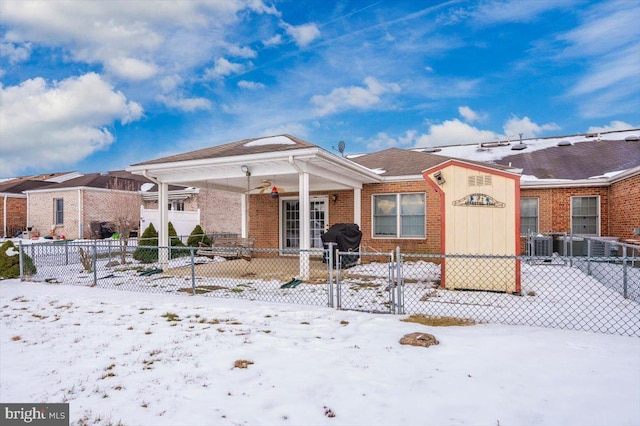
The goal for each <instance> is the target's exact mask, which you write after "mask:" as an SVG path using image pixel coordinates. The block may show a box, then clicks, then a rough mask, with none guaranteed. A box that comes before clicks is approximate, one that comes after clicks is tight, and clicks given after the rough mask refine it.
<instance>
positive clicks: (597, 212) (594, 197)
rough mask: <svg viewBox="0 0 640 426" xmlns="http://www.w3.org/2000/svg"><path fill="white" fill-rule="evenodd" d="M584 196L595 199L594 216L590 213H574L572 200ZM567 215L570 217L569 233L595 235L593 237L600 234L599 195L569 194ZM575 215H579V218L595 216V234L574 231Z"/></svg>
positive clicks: (583, 197)
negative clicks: (569, 200) (569, 203)
mask: <svg viewBox="0 0 640 426" xmlns="http://www.w3.org/2000/svg"><path fill="white" fill-rule="evenodd" d="M585 198H593V199H595V204H596V206H595V207H596V212H595V216H591V215H582V214H581V215H575V214H574V212H573V210H574V201H575V200H577V199H585ZM569 217H570V219H571V220H570V222H571V223H570V224H569V229H570V231H571V234H573V235H584V236H592V237H593V236H595V237H599V236H600V220H601V212H600V196H599V195H572V196H571V207H570V211H569ZM576 217H581V218H593V217H595V220H596V223H595V225H596V233H595V234H587V233H581V232H580V233H578V232H574V229H573V227H574V219H575V218H576Z"/></svg>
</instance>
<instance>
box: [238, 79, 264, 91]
mask: <svg viewBox="0 0 640 426" xmlns="http://www.w3.org/2000/svg"><path fill="white" fill-rule="evenodd" d="M238 87H242V88H243V89H248V90H258V89H264V88H265V85H264V84H262V83H256V82H255V81H247V80H240V81H239V82H238Z"/></svg>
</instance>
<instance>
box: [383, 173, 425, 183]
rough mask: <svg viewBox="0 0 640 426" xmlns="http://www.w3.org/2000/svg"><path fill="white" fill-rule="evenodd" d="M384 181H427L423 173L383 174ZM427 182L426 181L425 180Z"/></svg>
mask: <svg viewBox="0 0 640 426" xmlns="http://www.w3.org/2000/svg"><path fill="white" fill-rule="evenodd" d="M381 180H382V181H383V182H415V181H425V180H424V177H423V176H422V175H406V176H382V179H381ZM425 182H426V181H425Z"/></svg>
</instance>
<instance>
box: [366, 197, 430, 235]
mask: <svg viewBox="0 0 640 426" xmlns="http://www.w3.org/2000/svg"><path fill="white" fill-rule="evenodd" d="M425 212H426V200H425V194H424V193H407V194H384V195H374V196H373V236H374V237H390V238H425V237H426V232H425V228H426V226H425Z"/></svg>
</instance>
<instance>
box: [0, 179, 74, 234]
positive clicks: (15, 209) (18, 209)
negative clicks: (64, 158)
mask: <svg viewBox="0 0 640 426" xmlns="http://www.w3.org/2000/svg"><path fill="white" fill-rule="evenodd" d="M77 176H78V173H75V172H71V173H50V174H45V175H38V176H22V177H18V178H13V179H7V180H4V181H2V182H0V197H2V200H1V201H0V220H1V223H2V229H1V231H0V232H1V234H0V236H2V237H3V238H10V237H15V236H16V235H18V234H20V233H21V232H23V231H25V230H26V227H27V195H26V194H25V193H24V191H27V190H31V189H37V188H46V187H47V186H50V185H54V184H56V183H59V182H63V181H65V180H68V179H72V178H74V177H77Z"/></svg>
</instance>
